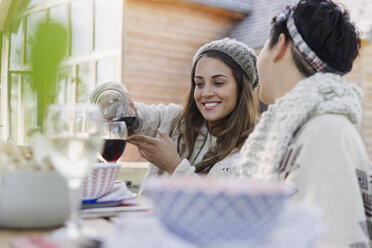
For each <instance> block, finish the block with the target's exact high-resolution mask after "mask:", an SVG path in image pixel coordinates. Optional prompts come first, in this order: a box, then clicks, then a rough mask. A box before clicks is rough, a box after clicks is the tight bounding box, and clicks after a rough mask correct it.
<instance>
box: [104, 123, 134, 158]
mask: <svg viewBox="0 0 372 248" xmlns="http://www.w3.org/2000/svg"><path fill="white" fill-rule="evenodd" d="M102 138H103V139H104V148H103V152H102V154H101V156H102V158H103V159H104V160H105V161H106V162H116V161H117V160H118V159H119V158H120V156H121V155H122V154H123V152H124V150H125V146H126V144H127V138H128V129H127V124H126V122H125V121H111V120H107V121H104V122H103V127H102Z"/></svg>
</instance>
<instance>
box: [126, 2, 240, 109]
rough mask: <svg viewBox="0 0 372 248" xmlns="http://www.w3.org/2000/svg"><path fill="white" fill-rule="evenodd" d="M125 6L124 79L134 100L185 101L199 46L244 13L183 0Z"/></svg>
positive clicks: (222, 30)
mask: <svg viewBox="0 0 372 248" xmlns="http://www.w3.org/2000/svg"><path fill="white" fill-rule="evenodd" d="M125 6H126V10H125V13H126V15H125V21H124V26H125V27H124V28H125V35H124V66H123V69H124V73H123V77H124V82H125V84H126V85H127V87H128V89H129V90H130V92H131V94H132V96H133V98H134V100H137V101H141V102H145V103H171V102H174V103H181V102H183V100H184V99H185V97H186V95H187V93H188V90H189V85H190V70H191V63H192V57H193V55H194V53H195V52H196V50H197V49H198V48H199V47H200V46H201V45H202V44H204V43H206V42H209V41H211V40H213V39H217V38H220V37H222V36H224V34H226V33H227V32H228V30H229V29H230V28H231V26H232V24H234V23H235V22H236V21H237V20H240V19H241V17H242V16H239V15H237V14H236V13H235V12H230V11H225V10H221V9H218V8H213V7H208V6H203V5H201V4H197V3H191V2H187V1H180V0H173V1H170V0H167V1H165V0H158V1H155V0H128V1H127V2H126V5H125Z"/></svg>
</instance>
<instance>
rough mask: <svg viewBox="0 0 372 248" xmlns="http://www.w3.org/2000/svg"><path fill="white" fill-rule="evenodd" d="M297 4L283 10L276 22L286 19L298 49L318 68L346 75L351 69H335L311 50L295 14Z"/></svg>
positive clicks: (322, 70) (318, 69)
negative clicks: (297, 23)
mask: <svg viewBox="0 0 372 248" xmlns="http://www.w3.org/2000/svg"><path fill="white" fill-rule="evenodd" d="M294 10H295V6H293V7H291V6H287V7H286V8H285V10H284V11H283V12H281V13H280V14H279V15H278V16H277V18H276V23H282V22H284V21H286V22H287V28H288V31H289V35H290V36H291V38H292V40H293V43H294V45H295V46H296V47H297V49H298V50H299V51H300V52H301V54H302V55H303V56H304V57H305V59H306V60H307V61H308V62H309V63H310V64H311V65H312V66H313V67H314V68H315V69H316V70H317V71H321V72H332V73H336V74H340V75H344V74H346V73H347V72H349V71H350V70H351V68H348V70H346V71H343V72H340V71H337V70H335V69H333V68H332V67H331V66H330V65H328V64H327V63H326V62H324V61H323V60H322V59H321V58H319V57H318V55H316V53H315V52H314V51H313V50H311V48H310V47H309V46H308V45H307V43H306V42H305V41H304V39H303V38H302V36H301V34H300V33H299V32H298V30H297V27H296V24H295V21H294V18H293V14H294Z"/></svg>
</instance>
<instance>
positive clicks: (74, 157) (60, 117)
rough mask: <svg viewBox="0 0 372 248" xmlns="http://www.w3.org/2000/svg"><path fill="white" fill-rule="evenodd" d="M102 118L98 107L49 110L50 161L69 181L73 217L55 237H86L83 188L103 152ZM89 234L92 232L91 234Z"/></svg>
mask: <svg viewBox="0 0 372 248" xmlns="http://www.w3.org/2000/svg"><path fill="white" fill-rule="evenodd" d="M101 130H102V116H101V114H100V111H99V109H98V107H97V106H96V105H94V104H75V105H65V104H52V105H50V106H49V107H48V109H47V114H46V119H45V122H44V132H45V135H46V137H47V138H48V140H49V141H50V143H51V149H50V159H51V162H52V164H53V166H54V167H55V169H56V170H57V171H58V172H59V173H60V174H61V175H62V176H63V177H64V179H65V180H66V182H67V184H68V187H69V193H70V204H71V216H70V219H69V221H68V222H67V225H66V227H64V228H61V229H59V230H57V231H56V232H55V233H54V237H57V238H59V239H78V238H81V237H86V236H87V235H86V234H85V233H84V232H85V230H89V229H87V228H85V227H83V226H82V225H81V221H80V216H79V209H80V208H81V184H82V180H83V178H84V177H85V176H86V175H87V174H88V173H89V172H90V170H91V167H92V165H93V163H94V162H95V161H96V154H97V152H100V151H101V149H102V145H103V142H102V138H101ZM87 232H88V231H87Z"/></svg>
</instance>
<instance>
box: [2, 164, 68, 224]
mask: <svg viewBox="0 0 372 248" xmlns="http://www.w3.org/2000/svg"><path fill="white" fill-rule="evenodd" d="M69 214H70V200H69V195H68V188H67V184H66V182H65V181H64V179H63V178H62V177H61V176H60V175H59V174H58V173H57V172H55V171H25V170H22V171H1V172H0V227H7V228H46V227H54V226H59V225H62V224H63V223H64V222H65V221H66V220H67V219H68V218H69Z"/></svg>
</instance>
